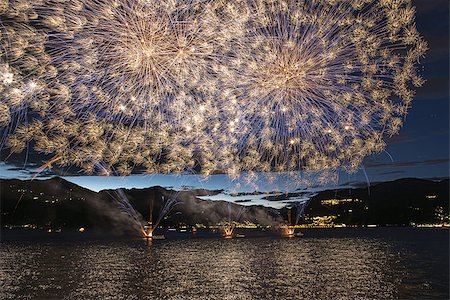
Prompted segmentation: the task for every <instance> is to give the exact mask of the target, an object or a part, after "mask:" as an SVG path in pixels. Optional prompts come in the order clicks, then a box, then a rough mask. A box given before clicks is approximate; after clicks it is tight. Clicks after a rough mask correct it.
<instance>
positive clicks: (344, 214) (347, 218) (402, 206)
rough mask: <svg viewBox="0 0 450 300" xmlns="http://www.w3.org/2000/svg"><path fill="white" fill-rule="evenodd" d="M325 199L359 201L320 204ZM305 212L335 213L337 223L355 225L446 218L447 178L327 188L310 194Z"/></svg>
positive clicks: (315, 214)
mask: <svg viewBox="0 0 450 300" xmlns="http://www.w3.org/2000/svg"><path fill="white" fill-rule="evenodd" d="M327 199H337V200H339V199H341V200H342V199H353V200H356V199H358V200H359V201H353V202H348V203H342V202H341V204H339V205H330V204H324V203H323V200H327ZM307 213H308V214H310V215H312V216H318V215H330V214H332V215H336V216H338V218H337V219H336V220H335V221H336V222H337V223H345V224H357V225H365V224H378V225H389V224H390V225H409V224H410V223H421V224H424V223H429V224H430V223H435V222H442V221H443V220H441V219H446V221H447V222H448V215H449V180H448V179H446V180H442V181H438V182H436V181H430V180H424V179H417V178H404V179H399V180H395V181H390V182H383V183H378V184H376V185H374V186H371V187H365V188H355V189H340V190H327V191H323V192H320V193H318V194H317V195H316V196H314V197H313V198H312V200H311V202H310V205H309V207H308V209H307Z"/></svg>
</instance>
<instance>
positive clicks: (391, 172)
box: [0, 0, 449, 191]
mask: <svg viewBox="0 0 450 300" xmlns="http://www.w3.org/2000/svg"><path fill="white" fill-rule="evenodd" d="M413 2H414V4H415V6H416V8H417V15H416V23H417V29H418V31H419V32H420V33H421V34H422V35H423V36H424V37H425V39H426V40H427V41H428V43H429V48H430V49H429V51H428V52H427V55H426V58H425V59H422V60H421V66H420V73H421V74H422V76H423V77H424V78H425V79H426V80H427V82H426V84H425V85H424V86H423V87H421V88H418V89H417V95H416V97H415V99H414V101H413V104H412V108H411V109H410V110H409V114H408V116H407V118H406V120H405V124H404V126H403V128H402V129H401V131H400V134H399V135H397V136H395V137H393V138H390V139H388V140H387V141H386V142H387V147H386V152H385V153H382V154H378V155H372V156H370V157H367V158H366V160H365V161H364V164H363V169H364V170H362V169H361V170H360V171H358V172H357V173H355V174H344V173H341V174H340V176H339V182H338V186H343V185H348V184H349V183H350V184H352V183H353V184H356V183H361V182H363V183H366V182H370V183H374V182H379V181H388V180H393V179H398V178H405V177H418V178H430V179H439V178H447V177H448V176H449V4H448V0H414V1H413ZM6 157H7V156H6V155H5V153H2V162H1V163H0V178H21V179H27V178H31V176H32V174H33V172H34V171H35V170H36V167H37V166H39V165H40V164H41V162H42V160H45V159H46V158H42V157H39V156H36V154H33V153H31V154H30V153H29V155H28V158H27V160H25V156H24V154H22V155H20V156H13V157H9V158H8V159H7V160H6ZM5 160H6V161H5ZM25 161H26V164H25ZM52 171H53V173H52V172H46V173H44V174H42V175H41V176H40V177H48V176H51V175H52V174H59V173H60V171H58V170H52ZM74 173H75V174H74ZM365 173H366V174H367V177H366V175H365ZM63 174H69V175H77V174H76V172H73V170H63ZM67 179H68V180H70V181H72V182H75V183H77V184H79V185H82V186H84V187H87V188H89V189H92V190H101V189H105V188H118V187H127V188H131V187H148V186H152V185H161V186H165V187H173V188H176V189H177V188H182V187H183V186H188V187H204V188H211V189H213V188H214V189H217V188H220V189H225V190H228V191H235V190H239V191H242V190H247V191H249V190H255V189H257V190H267V191H270V190H286V189H288V190H293V189H295V188H297V186H296V187H290V186H289V185H290V183H289V181H288V180H287V179H286V177H283V176H281V177H280V178H279V179H278V180H277V181H276V182H275V183H273V184H268V183H267V182H266V181H265V180H261V181H260V182H257V183H255V184H254V185H251V186H246V185H245V184H243V183H241V185H239V184H238V183H237V182H230V180H229V179H227V178H226V177H225V176H224V175H215V176H212V177H211V178H210V179H209V180H206V181H205V180H202V179H201V178H200V177H198V176H194V175H191V176H169V175H167V176H163V175H153V176H148V175H146V176H144V175H133V176H131V177H128V178H122V177H98V176H89V177H87V176H70V177H67Z"/></svg>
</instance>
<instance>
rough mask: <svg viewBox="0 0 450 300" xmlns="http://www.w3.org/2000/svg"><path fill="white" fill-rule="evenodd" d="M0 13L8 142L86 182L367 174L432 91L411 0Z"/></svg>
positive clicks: (6, 9) (113, 1) (152, 3)
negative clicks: (414, 105)
mask: <svg viewBox="0 0 450 300" xmlns="http://www.w3.org/2000/svg"><path fill="white" fill-rule="evenodd" d="M16 2H17V3H16ZM0 14H1V25H2V26H1V40H0V42H1V48H0V49H1V52H0V92H1V94H2V98H1V103H0V112H2V114H1V116H0V124H1V126H2V128H3V130H2V132H3V134H2V137H3V140H2V145H5V144H6V145H7V146H8V147H9V148H10V149H11V150H12V151H13V152H20V151H23V150H24V149H25V148H26V147H27V145H28V143H29V142H30V141H33V145H34V149H35V150H36V151H38V152H43V153H47V154H53V155H54V157H55V158H57V159H55V160H54V162H55V163H56V164H59V165H62V166H64V165H77V166H78V167H80V168H82V169H83V170H84V171H85V172H86V173H92V172H100V173H101V174H105V175H109V174H121V175H127V174H130V173H131V172H132V170H133V168H135V167H136V166H140V167H143V168H144V170H145V172H147V173H171V172H183V171H186V170H190V171H195V172H197V171H200V172H202V173H204V174H205V175H209V174H211V173H212V172H217V171H221V172H225V173H227V174H229V175H231V176H232V177H236V176H238V174H239V173H241V172H248V173H249V175H248V176H249V177H248V178H249V180H251V178H254V176H255V173H256V172H269V171H276V172H284V171H288V172H291V171H292V172H293V171H299V170H302V171H310V172H317V171H327V172H329V171H331V173H333V171H335V170H338V169H339V168H343V169H344V170H347V171H354V170H356V169H357V168H358V167H359V166H360V164H361V161H362V159H363V158H364V157H365V156H367V155H369V154H371V153H377V152H380V151H382V150H383V149H384V147H385V144H384V141H383V139H384V137H385V136H387V135H393V134H396V133H397V132H398V130H399V129H400V127H401V125H402V121H403V119H404V116H405V115H406V112H407V109H408V107H409V106H410V104H411V101H412V99H413V96H414V88H415V87H419V86H421V85H422V83H423V79H422V78H421V77H420V76H419V75H418V74H417V73H416V66H417V64H418V60H419V59H420V58H421V57H422V56H423V55H424V53H425V51H426V50H427V44H426V42H425V41H424V40H423V38H422V37H421V36H420V34H419V33H418V32H417V30H416V27H415V24H414V14H415V11H414V8H413V7H412V6H411V3H410V1H409V0H403V1H399V0H326V1H318V0H313V1H270V0H251V1H240V0H237V1H233V3H229V2H227V1H189V0H186V1H158V0H147V1H144V0H86V1H52V0H42V1H27V0H21V1H15V3H14V5H11V4H10V3H9V2H7V3H6V4H2V5H0ZM6 139H7V142H5V140H6ZM52 161H53V160H52ZM324 174H329V173H324ZM326 176H328V175H326Z"/></svg>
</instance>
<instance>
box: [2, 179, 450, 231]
mask: <svg viewBox="0 0 450 300" xmlns="http://www.w3.org/2000/svg"><path fill="white" fill-rule="evenodd" d="M220 192H221V191H210V190H204V189H192V190H186V191H173V190H170V189H165V188H162V187H159V186H156V187H149V188H145V189H122V190H121V192H119V191H118V190H102V191H100V192H98V193H97V192H93V191H91V190H88V189H85V188H82V187H80V186H78V185H76V184H73V183H71V182H68V181H66V180H64V179H63V178H59V177H55V178H52V179H47V180H17V179H8V180H6V179H1V180H0V200H1V225H2V227H4V226H7V225H24V224H34V225H36V226H38V227H52V228H58V227H61V228H62V227H64V228H79V227H86V228H99V229H102V230H114V231H115V232H122V231H129V230H133V226H135V222H133V220H132V219H131V218H129V217H128V216H127V215H126V214H125V213H124V212H123V210H121V209H120V208H119V205H118V203H119V201H118V200H119V199H120V198H121V197H125V198H126V199H128V201H129V203H130V204H131V205H132V207H134V209H135V210H136V211H138V212H139V214H140V215H141V216H142V218H143V219H144V220H148V218H149V206H150V205H149V204H150V202H153V206H154V210H153V212H154V215H153V218H154V219H156V218H157V217H158V212H159V211H160V208H161V205H162V202H163V199H169V198H173V197H176V199H178V201H179V204H178V205H176V206H175V207H174V209H173V210H172V212H171V213H170V214H169V215H168V216H167V217H166V218H165V219H164V220H163V221H162V225H171V226H176V225H178V224H186V225H194V224H198V223H202V224H205V225H208V224H209V225H212V224H217V223H219V222H221V221H224V220H228V219H231V220H237V219H239V221H249V222H252V223H255V224H260V225H264V226H266V225H279V224H282V223H284V222H285V220H286V219H287V209H286V208H284V209H281V210H277V209H274V208H266V207H262V206H251V207H246V209H245V211H244V210H243V206H241V205H239V204H237V203H230V202H225V201H211V200H202V199H200V198H198V197H199V196H207V195H217V194H219V193H220ZM294 194H295V195H298V193H293V195H294ZM287 197H289V194H288V195H287ZM268 200H272V201H283V200H286V197H284V198H283V199H277V198H276V197H272V198H270V199H268ZM293 213H295V210H293ZM448 215H449V180H448V179H447V180H443V181H439V182H436V181H430V180H422V179H414V178H406V179H400V180H396V181H392V182H384V183H379V184H376V185H374V186H372V187H370V188H367V187H366V188H354V189H339V190H327V191H323V192H319V193H318V194H316V195H315V196H314V197H312V198H311V201H310V203H309V205H308V207H307V208H306V210H305V219H304V220H303V222H305V223H313V222H318V221H317V220H322V219H323V217H325V216H328V217H331V222H333V223H336V224H337V223H344V224H348V225H351V224H353V225H367V224H378V225H410V224H411V223H436V222H444V221H447V222H448ZM321 218H322V219H321ZM328 219H330V218H328Z"/></svg>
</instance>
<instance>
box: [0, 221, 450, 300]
mask: <svg viewBox="0 0 450 300" xmlns="http://www.w3.org/2000/svg"><path fill="white" fill-rule="evenodd" d="M12 232H13V231H9V230H2V243H1V248H0V299H45V300H49V299H84V300H87V299H240V300H242V299H271V300H273V299H448V298H449V283H448V281H449V231H448V229H425V228H370V229H369V228H366V229H363V228H361V229H350V228H349V229H305V230H303V232H304V234H305V235H304V236H303V237H299V238H291V239H288V238H281V237H275V236H259V237H248V238H234V239H221V238H217V237H208V236H203V238H187V237H188V234H186V237H185V238H182V237H176V238H175V237H174V238H170V236H168V238H167V239H165V240H155V241H152V242H150V243H146V242H145V241H144V240H141V239H133V238H125V237H101V238H93V237H89V236H87V235H85V236H83V235H82V234H78V235H76V234H72V235H70V234H67V235H64V233H60V234H59V236H56V237H55V236H54V235H50V236H47V235H44V234H42V233H39V234H38V233H34V232H26V233H12Z"/></svg>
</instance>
